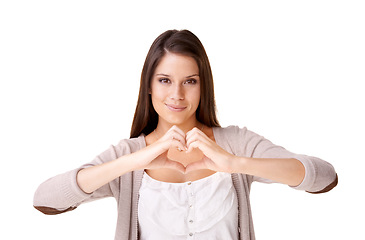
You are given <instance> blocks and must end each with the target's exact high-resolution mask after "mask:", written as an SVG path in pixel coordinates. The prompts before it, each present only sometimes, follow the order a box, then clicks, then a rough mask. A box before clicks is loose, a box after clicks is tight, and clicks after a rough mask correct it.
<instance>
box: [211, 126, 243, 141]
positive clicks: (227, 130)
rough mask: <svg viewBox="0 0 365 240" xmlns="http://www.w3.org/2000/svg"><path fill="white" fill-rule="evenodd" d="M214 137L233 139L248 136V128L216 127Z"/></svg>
mask: <svg viewBox="0 0 365 240" xmlns="http://www.w3.org/2000/svg"><path fill="white" fill-rule="evenodd" d="M213 131H214V135H215V137H216V138H218V139H226V138H229V139H232V137H233V138H234V137H239V136H242V134H246V132H247V128H246V127H239V126H236V125H230V126H228V127H216V128H213Z"/></svg>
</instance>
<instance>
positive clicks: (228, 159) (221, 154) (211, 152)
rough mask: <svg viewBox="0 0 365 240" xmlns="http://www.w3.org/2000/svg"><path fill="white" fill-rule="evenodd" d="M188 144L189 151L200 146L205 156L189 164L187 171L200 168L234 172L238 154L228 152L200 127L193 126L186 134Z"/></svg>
mask: <svg viewBox="0 0 365 240" xmlns="http://www.w3.org/2000/svg"><path fill="white" fill-rule="evenodd" d="M186 145H187V148H188V150H187V153H189V152H191V151H192V150H193V149H195V148H199V149H200V150H201V151H202V152H203V154H204V157H203V158H202V159H201V160H200V161H197V162H194V163H191V164H189V165H187V166H186V170H185V173H188V172H191V171H195V170H199V169H210V170H213V171H216V172H228V173H232V172H233V170H234V167H233V163H234V161H235V158H236V156H235V155H233V154H230V153H228V152H226V151H225V150H224V149H223V148H221V147H220V146H219V145H218V144H217V143H216V142H214V141H213V140H212V139H210V138H209V137H208V136H206V135H205V134H204V132H202V131H201V130H199V129H198V128H193V129H192V130H191V131H189V132H188V133H187V134H186Z"/></svg>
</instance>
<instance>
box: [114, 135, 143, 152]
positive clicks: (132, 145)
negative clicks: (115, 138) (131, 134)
mask: <svg viewBox="0 0 365 240" xmlns="http://www.w3.org/2000/svg"><path fill="white" fill-rule="evenodd" d="M145 145H146V142H145V137H144V135H140V136H139V137H135V138H128V139H122V140H120V141H119V143H118V144H117V145H116V146H114V148H115V150H116V151H117V152H123V153H124V154H127V153H133V152H136V151H138V150H140V149H142V148H144V147H145Z"/></svg>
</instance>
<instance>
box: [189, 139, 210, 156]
mask: <svg viewBox="0 0 365 240" xmlns="http://www.w3.org/2000/svg"><path fill="white" fill-rule="evenodd" d="M207 146H208V145H207V143H206V142H204V141H201V140H200V139H197V140H194V141H193V142H191V143H189V145H187V151H186V153H189V152H191V151H193V149H194V148H199V149H200V150H201V151H202V152H203V153H205V152H206V151H207V150H208V147H207Z"/></svg>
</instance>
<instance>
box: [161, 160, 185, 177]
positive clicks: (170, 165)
mask: <svg viewBox="0 0 365 240" xmlns="http://www.w3.org/2000/svg"><path fill="white" fill-rule="evenodd" d="M165 166H166V167H167V168H171V169H175V170H178V171H179V172H181V173H183V174H185V171H186V169H185V166H184V165H183V164H181V163H179V162H176V161H173V160H170V159H166V163H165Z"/></svg>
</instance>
